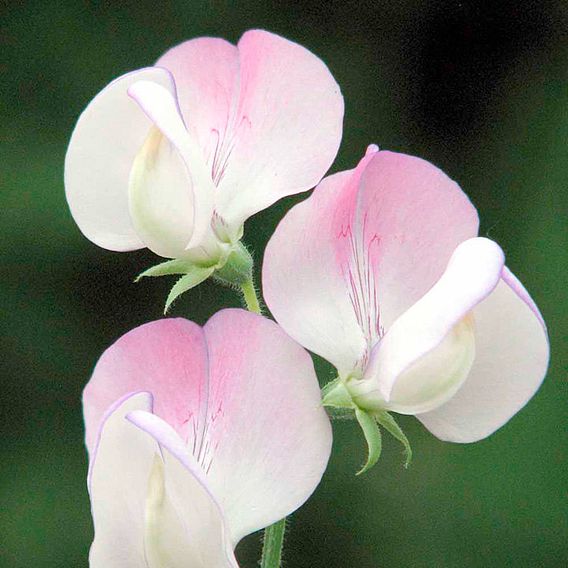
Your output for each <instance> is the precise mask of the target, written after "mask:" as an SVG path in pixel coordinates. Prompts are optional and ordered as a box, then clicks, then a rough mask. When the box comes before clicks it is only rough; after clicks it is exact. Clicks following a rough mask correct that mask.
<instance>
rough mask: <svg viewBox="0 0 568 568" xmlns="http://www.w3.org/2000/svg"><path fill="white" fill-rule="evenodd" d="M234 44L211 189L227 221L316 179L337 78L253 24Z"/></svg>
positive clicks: (334, 126)
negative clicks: (235, 99)
mask: <svg viewBox="0 0 568 568" xmlns="http://www.w3.org/2000/svg"><path fill="white" fill-rule="evenodd" d="M238 49H239V59H240V97H239V103H238V107H237V109H236V114H235V115H234V118H233V124H232V132H231V133H230V134H228V135H227V136H228V139H227V140H226V143H227V146H228V149H227V150H226V153H229V154H230V158H229V160H228V162H227V166H226V168H225V169H223V164H222V163H221V165H220V167H221V177H222V179H221V180H220V182H219V193H218V211H219V213H220V214H221V215H222V216H223V217H225V218H226V219H227V221H228V222H229V223H230V224H240V223H242V222H243V221H244V220H245V219H246V218H247V217H249V216H251V215H253V214H254V213H256V212H258V211H261V210H262V209H264V208H266V207H268V206H269V205H271V204H272V203H274V202H275V201H277V200H278V199H280V198H282V197H284V196H286V195H292V194H294V193H299V192H301V191H305V190H307V189H310V188H311V187H313V186H314V185H316V184H317V183H318V182H319V181H320V180H321V178H322V177H323V175H324V174H325V172H326V171H327V169H328V168H329V167H330V165H331V164H332V162H333V160H334V158H335V155H336V154H337V150H338V148H339V144H340V141H341V133H342V122H343V97H342V96H341V92H340V90H339V86H338V85H337V83H336V82H335V80H334V78H333V76H332V75H331V73H330V72H329V69H328V68H327V67H326V65H325V64H324V63H323V62H322V61H321V60H320V59H319V58H318V57H316V56H315V55H314V54H313V53H311V52H310V51H308V50H307V49H305V48H303V47H301V46H300V45H298V44H296V43H293V42H291V41H288V40H286V39H284V38H282V37H279V36H277V35H274V34H271V33H268V32H265V31H261V30H252V31H249V32H247V33H245V34H244V35H243V37H242V38H241V39H240V41H239V44H238ZM231 147H232V149H231Z"/></svg>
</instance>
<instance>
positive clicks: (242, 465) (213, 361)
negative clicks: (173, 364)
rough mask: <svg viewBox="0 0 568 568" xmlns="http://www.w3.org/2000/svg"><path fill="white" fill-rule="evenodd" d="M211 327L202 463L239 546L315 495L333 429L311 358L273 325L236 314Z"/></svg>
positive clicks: (216, 319) (208, 330) (230, 313)
mask: <svg viewBox="0 0 568 568" xmlns="http://www.w3.org/2000/svg"><path fill="white" fill-rule="evenodd" d="M204 329H205V335H206V338H207V344H208V347H209V359H210V376H211V378H210V393H209V401H208V419H207V424H208V431H207V433H206V446H205V447H204V451H203V453H202V455H201V463H202V465H203V467H205V468H206V470H207V472H208V482H209V483H210V487H211V491H212V492H213V493H214V495H215V496H216V497H217V499H218V500H219V503H220V505H221V507H222V509H223V511H224V513H225V517H226V519H227V524H228V526H229V528H230V531H231V536H232V541H233V543H236V542H238V541H239V540H240V538H242V537H243V536H244V535H246V534H249V533H251V532H253V531H255V530H258V529H260V528H263V527H265V526H267V525H270V524H272V523H274V522H276V521H278V520H279V519H281V518H283V517H285V516H286V515H289V514H290V513H292V512H293V511H295V510H296V509H297V508H298V507H300V505H302V504H303V503H304V501H305V500H306V499H307V498H308V497H309V496H310V495H311V493H312V492H313V491H314V489H315V488H316V486H317V485H318V483H319V482H320V480H321V477H322V474H323V472H324V470H325V468H326V466H327V461H328V459H329V455H330V451H331V426H330V423H329V419H328V418H327V415H326V413H325V411H324V409H323V407H322V405H321V399H320V390H319V387H318V383H317V378H316V376H315V372H314V368H313V364H312V361H311V358H310V356H309V355H308V353H307V352H306V351H304V350H303V349H302V348H301V347H300V346H299V345H298V344H297V343H295V342H294V341H292V340H291V339H290V338H289V337H288V336H287V335H286V334H285V333H284V332H283V331H282V329H281V328H280V327H278V326H277V325H276V324H275V323H274V322H271V321H269V320H268V319H266V318H263V317H261V316H258V315H255V314H252V313H250V312H245V311H243V310H236V309H231V310H223V311H221V312H218V313H217V314H216V315H215V316H213V317H212V318H211V319H210V320H209V322H208V323H207V324H206V326H205V328H204Z"/></svg>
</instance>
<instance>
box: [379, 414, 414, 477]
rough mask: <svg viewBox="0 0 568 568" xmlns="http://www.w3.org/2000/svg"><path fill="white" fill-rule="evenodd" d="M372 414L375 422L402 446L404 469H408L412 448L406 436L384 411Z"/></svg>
mask: <svg viewBox="0 0 568 568" xmlns="http://www.w3.org/2000/svg"><path fill="white" fill-rule="evenodd" d="M374 414H375V418H376V420H377V422H378V423H379V424H380V425H381V426H382V427H383V428H384V429H385V430H386V431H387V432H389V434H391V436H393V438H396V439H397V440H398V441H399V442H400V443H401V444H402V445H403V446H404V456H405V461H404V467H406V468H408V466H409V465H410V462H411V461H412V448H411V447H410V442H409V441H408V438H407V437H406V434H405V433H404V432H403V431H402V430H401V428H400V426H399V425H398V424H397V423H396V421H395V419H394V418H393V417H392V416H391V415H390V414H389V413H388V412H387V411H386V410H378V411H375V413H374Z"/></svg>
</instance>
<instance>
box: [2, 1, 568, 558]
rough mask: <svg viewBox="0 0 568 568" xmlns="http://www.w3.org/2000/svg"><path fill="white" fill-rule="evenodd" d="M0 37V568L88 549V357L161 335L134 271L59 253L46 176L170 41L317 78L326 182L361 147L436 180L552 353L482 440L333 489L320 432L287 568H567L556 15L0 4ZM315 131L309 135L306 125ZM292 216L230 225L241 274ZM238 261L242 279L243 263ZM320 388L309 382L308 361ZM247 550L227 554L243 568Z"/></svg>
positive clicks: (341, 445) (406, 4)
mask: <svg viewBox="0 0 568 568" xmlns="http://www.w3.org/2000/svg"><path fill="white" fill-rule="evenodd" d="M0 6H1V8H0V10H1V12H0V15H1V21H0V53H1V59H0V89H1V91H0V140H1V154H0V155H1V160H0V184H1V191H0V215H1V223H0V255H1V260H0V266H1V275H0V276H1V277H0V306H1V319H0V321H1V325H2V339H1V343H0V345H1V349H2V354H1V357H0V365H1V373H2V374H1V387H2V388H1V391H0V392H1V395H0V396H1V401H2V405H1V415H0V418H1V424H0V426H1V430H0V491H1V493H0V566H1V567H2V568H3V567H10V568H11V567H14V568H16V567H18V568H19V567H22V568H24V567H26V568H29V567H34V568H47V567H50V568H51V567H80V566H86V565H87V551H88V547H89V544H90V539H91V522H90V513H89V504H88V499H87V494H86V489H85V476H86V456H85V452H84V449H83V445H82V436H83V426H82V419H81V407H80V395H81V390H82V388H83V386H84V384H85V382H86V381H87V380H88V377H89V374H90V372H91V369H92V367H93V365H94V363H95V361H96V359H97V357H98V355H99V354H100V353H101V352H102V351H103V349H105V348H106V347H107V346H108V345H109V344H110V343H111V342H113V341H114V340H115V339H116V338H117V337H118V336H119V335H121V334H123V333H124V332H126V331H127V330H129V329H131V328H132V327H133V326H135V325H138V324H141V323H143V322H146V321H149V320H151V319H155V318H158V317H160V314H161V306H162V304H163V301H164V298H165V295H166V293H167V290H168V287H169V285H171V281H167V280H166V279H159V280H161V281H158V280H153V281H147V282H142V283H140V284H137V285H135V284H133V283H132V280H133V278H134V277H135V275H137V274H138V273H139V272H140V271H141V270H143V269H144V268H146V267H148V266H150V265H152V264H155V263H156V262H157V259H156V257H154V256H153V255H152V254H151V253H149V252H148V251H140V252H136V253H130V254H118V253H112V252H109V251H105V250H102V249H99V248H97V247H96V246H95V245H93V244H92V243H90V242H89V241H87V240H86V239H85V238H83V237H82V235H81V234H80V233H79V231H78V229H77V228H76V226H75V225H74V223H73V220H72V219H71V216H70V214H69V211H68V209H67V206H66V203H65V198H64V189H63V159H64V155H65V150H66V146H67V142H68V139H69V136H70V134H71V131H72V128H73V125H74V123H75V121H76V119H77V117H78V115H79V113H80V112H81V110H82V109H83V108H84V107H85V105H86V104H87V103H88V102H89V101H90V99H91V98H92V97H93V96H94V95H95V94H96V93H97V92H98V91H99V90H100V89H101V88H102V87H103V86H104V85H106V84H107V83H108V82H109V81H110V80H111V79H113V78H115V77H117V76H118V75H120V74H122V73H124V72H126V71H129V70H132V69H136V68H139V67H143V66H146V65H148V64H151V63H152V62H153V61H155V60H156V59H157V58H158V57H159V56H160V54H161V53H162V52H164V51H165V50H166V49H167V48H169V47H171V46H173V45H175V44H177V43H179V42H181V41H183V40H185V39H188V38H191V37H195V36H200V35H217V36H222V37H225V38H227V39H229V40H231V41H233V42H236V41H237V40H238V38H239V36H240V35H241V34H242V32H243V31H245V30H246V29H249V28H253V27H261V28H265V29H268V30H271V31H274V32H276V33H279V34H281V35H284V36H286V37H288V38H290V39H293V40H295V41H298V42H300V43H301V44H303V45H305V46H306V47H308V48H309V49H311V50H312V51H314V52H315V53H316V54H318V55H319V56H320V57H321V58H322V59H323V60H324V61H325V62H327V64H328V65H329V67H330V68H331V70H332V72H333V74H334V75H335V77H336V79H337V81H338V82H339V84H340V85H341V87H342V90H343V94H344V96H345V102H346V118H345V131H344V132H345V134H344V138H343V144H342V147H341V150H340V152H339V156H338V160H337V162H336V164H335V166H334V170H337V169H345V168H347V167H352V166H353V165H354V164H355V162H356V160H357V159H358V158H359V157H360V156H361V154H362V152H363V151H364V149H365V146H366V145H367V144H368V143H370V142H376V143H378V144H379V145H380V146H381V147H383V148H388V149H393V150H398V151H404V152H408V153H412V154H417V155H420V156H422V157H425V158H426V159H428V160H430V161H432V162H433V163H435V164H437V165H438V166H440V167H441V168H442V169H444V170H445V171H446V172H447V173H448V174H449V175H450V176H451V177H452V178H454V179H456V180H457V181H458V182H459V183H460V184H461V186H462V187H463V189H464V190H465V191H466V192H467V193H468V195H469V196H470V197H471V198H472V200H473V202H474V203H475V204H476V206H477V207H478V208H479V211H480V215H481V218H482V231H481V234H483V235H487V236H489V237H491V238H493V239H495V240H497V241H498V242H499V243H500V244H501V245H502V246H503V248H504V250H505V252H506V254H507V256H508V264H509V266H510V267H511V268H512V269H513V271H514V272H515V273H516V274H517V275H518V276H519V277H520V278H521V280H522V281H523V283H524V284H525V285H526V287H527V288H528V289H529V291H530V292H531V293H532V295H533V297H534V298H535V300H536V301H537V303H538V304H539V306H540V308H541V310H542V312H543V314H544V317H545V319H546V320H547V323H548V326H549V329H550V335H551V341H552V365H551V368H550V372H549V376H548V378H547V380H546V381H545V383H544V386H543V388H542V389H541V390H540V391H539V393H538V394H537V396H536V397H535V398H534V400H533V401H532V402H531V403H530V404H529V405H528V407H527V408H526V409H525V410H524V411H523V412H521V413H520V415H518V416H517V417H516V418H515V419H514V420H513V421H512V422H511V423H510V424H508V425H507V426H506V427H505V428H503V429H502V430H501V431H499V432H498V433H496V434H495V435H494V436H492V437H491V438H490V439H488V440H486V441H483V442H481V443H478V444H475V445H470V446H462V445H452V444H446V443H442V442H440V441H438V440H436V439H435V438H434V437H432V436H431V435H429V434H428V432H426V431H425V430H424V429H423V428H422V427H421V426H420V425H419V423H418V422H417V421H416V420H415V419H413V418H411V417H403V418H402V419H401V423H402V425H403V427H404V428H405V431H406V433H407V434H408V436H409V437H410V439H411V441H412V444H413V448H414V453H415V459H414V463H413V464H412V466H411V468H410V469H409V470H408V471H405V470H404V469H403V468H402V456H401V452H400V449H399V447H398V446H396V445H395V443H394V442H392V441H391V440H390V439H388V440H386V443H385V446H386V447H385V449H384V453H383V458H382V459H381V461H380V462H379V465H378V466H377V467H376V468H375V469H374V470H373V471H372V472H371V473H369V474H368V475H366V476H363V477H361V478H355V477H354V475H353V474H354V472H355V471H356V470H357V468H358V467H359V466H360V465H361V462H362V460H363V456H364V446H363V442H362V440H361V437H360V435H359V433H358V431H357V429H356V428H355V427H354V425H353V424H351V423H343V422H341V423H335V424H334V430H335V442H334V444H335V445H334V453H333V457H332V459H331V463H330V467H329V469H328V471H327V473H326V475H325V477H324V480H323V482H322V484H321V486H320V487H319V488H318V490H317V492H316V493H315V495H314V497H313V498H312V499H311V500H310V501H309V503H308V504H307V505H306V506H305V507H303V508H302V509H301V510H300V511H298V512H297V513H296V514H295V515H294V516H293V518H292V521H291V528H290V530H289V532H288V537H287V547H286V558H287V562H286V566H288V567H290V568H296V567H297V568H308V567H311V568H316V567H326V568H349V567H352V566H357V567H358V568H377V567H380V568H395V567H405V568H408V567H418V568H421V567H480V568H481V567H484V568H485V567H494V566H495V567H501V566H503V567H507V566H514V567H516V568H521V567H531V568H534V567H551V568H552V567H554V568H556V567H561V566H566V565H568V551H567V536H568V531H567V519H566V513H567V502H566V500H565V493H566V488H567V484H566V458H567V452H566V449H567V448H566V434H565V423H566V422H565V419H566V413H565V411H564V409H565V408H566V388H565V384H566V383H565V380H566V357H567V354H568V353H567V337H566V313H567V307H568V306H567V304H568V299H567V295H566V272H567V268H568V262H567V261H568V229H567V210H568V202H567V192H566V186H567V181H568V175H567V174H568V145H567V140H568V137H567V134H568V112H567V109H568V105H567V103H568V41H567V40H568V34H567V31H568V11H567V4H566V2H565V1H563V0H559V1H558V2H545V1H539V2H530V1H529V2H522V1H521V0H515V1H513V0H511V1H509V0H504V1H503V0H500V1H497V2H482V1H472V2H435V1H430V2H421V1H418V0H406V1H394V2H383V1H375V2H348V1H345V2H338V3H335V2H331V3H322V2H315V1H310V0H304V1H303V2H297V3H296V2H290V1H282V2H277V3H271V2H266V1H258V2H225V1H221V0H217V1H213V2H209V3H206V2H196V1H194V2H191V1H183V2H182V1H179V2H159V1H156V0H152V1H149V0H138V1H122V2H116V3H113V2H83V1H78V0H69V1H63V0H61V1H58V2H51V1H36V2H2V3H1V4H0ZM316 126H317V125H316ZM298 199H299V198H291V199H286V200H284V201H282V202H280V203H279V204H278V205H276V206H275V207H273V208H272V209H271V210H270V211H266V212H263V213H261V214H259V215H257V216H256V217H255V218H254V219H252V220H251V221H250V222H249V223H248V225H247V227H246V233H245V241H246V242H247V244H249V245H251V246H252V248H254V250H255V254H256V257H257V259H258V260H260V259H261V257H262V251H263V249H264V245H265V243H266V241H267V239H268V238H269V236H270V235H271V233H272V231H273V230H274V227H275V226H276V223H277V222H278V220H279V219H280V218H281V217H282V215H283V214H284V213H285V211H286V210H287V209H288V208H289V207H290V206H291V205H292V204H293V203H295V202H296V201H298ZM258 264H260V263H258ZM238 304H239V299H238V297H237V296H236V295H235V294H233V293H232V292H230V291H227V290H223V289H221V288H219V287H216V286H215V285H214V284H213V283H210V282H208V283H206V284H204V285H202V286H200V287H199V288H198V289H196V290H194V291H192V292H191V293H189V294H187V295H186V297H184V298H183V299H181V300H180V301H179V302H178V304H177V305H176V306H175V308H174V310H173V312H174V314H175V315H186V316H188V317H190V318H192V319H195V320H196V321H198V322H200V323H203V322H205V321H206V319H207V318H208V317H209V316H210V315H212V314H213V313H214V311H215V310H217V309H218V308H220V307H222V306H235V305H238ZM319 370H320V376H321V379H322V380H327V379H328V378H330V370H329V369H328V368H326V367H324V366H323V365H319ZM258 543H259V536H258V535H252V536H250V537H248V538H247V539H245V541H244V542H243V544H242V545H241V546H240V547H239V555H240V558H241V559H242V566H243V568H247V567H253V566H255V562H256V559H257V557H258V556H257V555H258V546H259V545H258Z"/></svg>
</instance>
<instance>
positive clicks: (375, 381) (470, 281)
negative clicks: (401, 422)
mask: <svg viewBox="0 0 568 568" xmlns="http://www.w3.org/2000/svg"><path fill="white" fill-rule="evenodd" d="M504 260H505V259H504V255H503V251H502V250H501V249H500V248H499V246H498V245H497V244H496V243H494V242H493V241H490V240H489V239H486V238H482V237H478V238H474V239H469V240H467V241H465V242H464V243H462V244H461V245H460V246H458V247H457V249H456V250H455V252H454V254H453V255H452V257H451V259H450V262H449V263H448V267H447V269H446V271H445V272H444V274H443V275H442V277H441V278H440V279H439V280H438V282H436V284H435V285H434V286H433V287H432V288H431V289H430V290H429V291H428V292H427V293H426V294H425V295H424V296H423V297H422V298H420V300H418V302H416V303H415V304H414V305H413V306H412V307H411V308H410V309H408V310H407V311H406V312H405V313H404V314H403V315H402V316H400V317H399V318H398V319H397V320H396V321H395V323H394V324H393V325H392V327H391V328H390V329H389V331H388V332H387V334H386V335H385V337H384V338H383V339H382V340H381V342H380V343H379V344H378V345H377V347H375V349H374V350H373V354H372V357H371V360H370V363H369V366H368V368H367V371H366V373H365V377H364V379H363V380H362V381H361V384H362V386H363V384H364V385H365V388H366V389H368V393H367V395H366V398H367V400H370V399H372V397H373V396H374V397H377V399H378V401H379V402H378V403H379V405H380V404H381V402H380V401H382V400H384V401H386V402H387V403H390V406H389V407H388V408H391V409H392V410H395V411H397V412H404V413H409V414H414V413H416V412H419V411H422V412H423V411H425V408H427V407H428V406H430V405H432V404H434V405H439V404H441V403H442V402H443V400H444V399H443V397H444V394H446V395H448V394H453V393H454V392H455V390H454V389H455V388H456V387H459V384H458V383H460V381H463V380H464V379H465V377H466V376H467V372H468V371H469V367H470V365H471V361H472V355H473V352H472V348H473V343H474V340H473V332H472V327H471V324H469V323H468V322H467V320H465V321H464V318H466V316H467V315H468V313H469V312H470V311H471V310H472V309H473V308H474V307H475V306H476V305H477V304H478V303H479V302H481V301H482V300H483V299H484V298H486V297H487V296H488V295H489V294H490V293H491V292H492V291H493V289H494V288H495V286H497V283H498V282H499V278H500V275H501V270H502V268H503V264H504ZM448 342H449V343H448ZM437 349H441V350H442V353H436V351H437ZM432 357H433V360H432ZM456 359H457V360H458V361H461V363H460V365H459V366H458V368H454V364H455V361H456ZM409 372H410V376H408V375H407V373H409ZM454 374H457V375H459V376H457V378H456V377H454ZM448 375H451V376H448ZM464 375H465V376H464ZM398 381H401V383H402V384H400V385H399V384H398ZM417 381H423V382H424V389H417V387H416V383H417ZM448 389H449V390H448ZM407 406H408V407H407ZM430 409H431V408H428V410H430Z"/></svg>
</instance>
